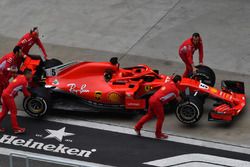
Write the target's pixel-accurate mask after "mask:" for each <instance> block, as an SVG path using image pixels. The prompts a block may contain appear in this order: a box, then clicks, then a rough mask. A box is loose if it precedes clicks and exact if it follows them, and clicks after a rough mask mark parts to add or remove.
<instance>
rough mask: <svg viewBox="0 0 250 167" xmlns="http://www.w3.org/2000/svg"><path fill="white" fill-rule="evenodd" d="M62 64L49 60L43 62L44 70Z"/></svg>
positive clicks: (55, 60)
mask: <svg viewBox="0 0 250 167" xmlns="http://www.w3.org/2000/svg"><path fill="white" fill-rule="evenodd" d="M62 64H63V63H62V62H61V61H60V60H58V59H49V60H46V62H45V69H47V68H52V67H55V66H59V65H62Z"/></svg>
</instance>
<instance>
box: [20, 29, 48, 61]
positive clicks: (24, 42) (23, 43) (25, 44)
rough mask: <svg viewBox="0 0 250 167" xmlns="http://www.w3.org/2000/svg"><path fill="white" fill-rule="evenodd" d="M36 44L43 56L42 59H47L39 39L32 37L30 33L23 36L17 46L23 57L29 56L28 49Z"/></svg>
mask: <svg viewBox="0 0 250 167" xmlns="http://www.w3.org/2000/svg"><path fill="white" fill-rule="evenodd" d="M34 44H37V45H38V46H39V48H40V49H41V50H42V52H43V54H44V58H45V59H47V57H48V56H47V53H46V51H45V49H44V47H43V44H42V42H41V41H40V39H39V38H36V37H33V35H32V34H31V33H27V34H25V35H24V36H23V37H22V38H21V39H20V40H19V41H18V43H17V46H20V47H21V48H22V51H23V53H24V54H25V55H28V54H29V51H30V48H31V47H32V46H33V45H34Z"/></svg>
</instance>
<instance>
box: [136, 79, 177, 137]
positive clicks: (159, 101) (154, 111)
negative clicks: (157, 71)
mask: <svg viewBox="0 0 250 167" xmlns="http://www.w3.org/2000/svg"><path fill="white" fill-rule="evenodd" d="M178 96H179V90H178V88H177V87H176V85H175V83H174V82H173V81H168V82H166V83H165V84H164V85H163V86H162V87H161V88H160V89H159V90H158V91H157V92H155V94H153V95H152V96H151V97H150V99H149V107H148V112H147V114H146V115H144V116H143V117H142V118H141V119H140V120H139V122H138V123H137V124H136V125H135V129H136V130H141V128H142V126H143V125H144V124H145V123H146V122H148V121H149V120H151V119H152V118H153V117H154V115H155V116H156V117H157V123H156V131H155V134H156V136H160V135H161V134H162V125H163V121H164V117H165V114H164V105H165V104H167V103H168V102H169V101H171V100H173V99H175V98H176V97H178Z"/></svg>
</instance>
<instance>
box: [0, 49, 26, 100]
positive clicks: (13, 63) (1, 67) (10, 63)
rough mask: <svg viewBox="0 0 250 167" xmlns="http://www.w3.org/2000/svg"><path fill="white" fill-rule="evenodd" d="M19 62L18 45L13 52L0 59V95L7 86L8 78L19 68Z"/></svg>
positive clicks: (20, 58)
mask: <svg viewBox="0 0 250 167" xmlns="http://www.w3.org/2000/svg"><path fill="white" fill-rule="evenodd" d="M21 62H22V50H21V48H20V47H19V46H16V47H15V48H14V49H13V52H11V53H9V54H7V55H5V56H3V57H2V58H1V59H0V81H1V82H0V97H2V93H3V90H4V89H5V88H6V87H7V86H8V84H9V80H10V78H11V77H12V76H14V75H15V74H16V72H17V71H18V69H19V68H20V65H21Z"/></svg>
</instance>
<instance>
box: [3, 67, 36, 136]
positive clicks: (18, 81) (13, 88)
mask: <svg viewBox="0 0 250 167" xmlns="http://www.w3.org/2000/svg"><path fill="white" fill-rule="evenodd" d="M31 78H32V71H31V70H30V69H25V70H24V74H23V75H18V76H17V77H16V78H15V79H14V80H13V81H12V82H11V83H10V84H9V86H8V87H7V88H6V89H4V91H3V95H2V100H3V105H2V112H1V113H0V123H2V120H3V119H4V118H5V116H6V115H7V113H8V111H10V117H11V124H12V128H13V131H14V133H15V134H20V133H24V132H25V128H20V127H19V125H18V123H17V117H16V114H17V109H16V104H15V100H14V98H15V97H16V96H17V95H18V91H22V92H23V94H24V96H30V95H31V94H30V93H29V91H28V90H27V86H28V82H29V81H30V79H31ZM0 132H5V129H4V128H2V127H1V126H0Z"/></svg>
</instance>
